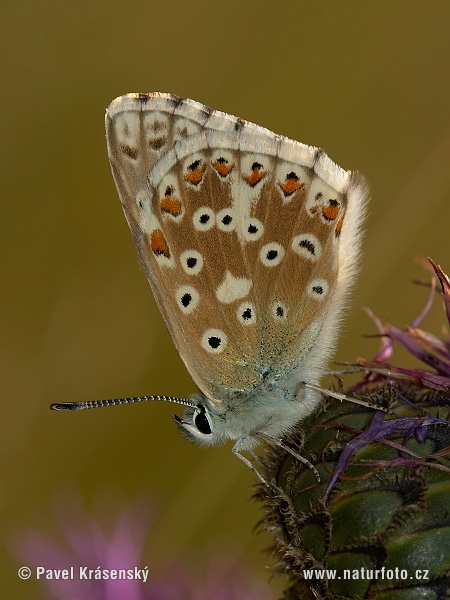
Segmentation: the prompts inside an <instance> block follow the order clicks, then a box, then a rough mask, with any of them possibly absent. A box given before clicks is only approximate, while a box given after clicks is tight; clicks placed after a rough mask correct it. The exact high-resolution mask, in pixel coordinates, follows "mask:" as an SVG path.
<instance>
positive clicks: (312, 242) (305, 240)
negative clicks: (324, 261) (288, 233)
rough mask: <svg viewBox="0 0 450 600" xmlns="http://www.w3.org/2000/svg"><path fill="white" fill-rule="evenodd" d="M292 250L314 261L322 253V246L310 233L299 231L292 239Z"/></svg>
mask: <svg viewBox="0 0 450 600" xmlns="http://www.w3.org/2000/svg"><path fill="white" fill-rule="evenodd" d="M292 250H293V251H294V252H296V253H297V254H300V256H303V257H304V258H306V259H307V260H310V261H312V262H316V261H318V260H319V258H320V256H321V254H322V246H321V244H320V242H319V240H318V239H317V238H316V236H315V235H313V234H312V233H301V234H300V235H296V236H295V237H294V239H293V240H292Z"/></svg>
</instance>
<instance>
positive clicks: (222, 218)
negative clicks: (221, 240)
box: [216, 208, 236, 231]
mask: <svg viewBox="0 0 450 600" xmlns="http://www.w3.org/2000/svg"><path fill="white" fill-rule="evenodd" d="M234 221H235V219H234V212H233V209H232V208H223V209H222V210H219V212H218V213H217V214H216V223H217V227H218V228H219V229H220V230H221V231H233V230H234V228H235V226H236V225H235V222H234Z"/></svg>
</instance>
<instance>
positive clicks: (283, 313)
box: [271, 300, 288, 323]
mask: <svg viewBox="0 0 450 600" xmlns="http://www.w3.org/2000/svg"><path fill="white" fill-rule="evenodd" d="M271 311H272V317H273V318H274V319H275V321H276V322H277V323H286V321H287V317H288V311H287V308H286V305H285V304H283V302H280V301H279V300H276V301H275V302H274V303H273V304H272V308H271Z"/></svg>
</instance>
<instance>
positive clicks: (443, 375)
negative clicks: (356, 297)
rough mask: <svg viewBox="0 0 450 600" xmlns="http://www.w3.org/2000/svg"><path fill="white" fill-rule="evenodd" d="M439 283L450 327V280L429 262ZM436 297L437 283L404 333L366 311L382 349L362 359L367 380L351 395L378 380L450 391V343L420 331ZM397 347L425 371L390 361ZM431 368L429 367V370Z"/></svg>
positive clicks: (438, 267)
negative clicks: (422, 307)
mask: <svg viewBox="0 0 450 600" xmlns="http://www.w3.org/2000/svg"><path fill="white" fill-rule="evenodd" d="M428 260H429V261H430V264H431V266H432V268H433V269H434V272H435V273H436V276H437V278H438V280H439V283H440V285H441V289H442V296H443V299H444V308H445V312H446V317H447V321H448V323H449V324H450V280H449V278H448V276H447V275H446V274H445V273H444V271H443V270H442V269H441V267H440V266H438V265H436V263H434V262H433V261H432V260H431V258H429V259H428ZM434 294H435V281H434V280H433V283H432V286H431V292H430V296H429V298H428V302H427V303H426V306H425V308H424V309H423V311H422V312H421V314H420V315H419V316H418V317H417V318H416V319H415V320H414V321H413V323H411V325H409V326H408V327H406V328H405V329H404V330H403V331H401V330H399V329H397V328H396V327H394V326H393V325H391V324H389V323H387V324H386V325H383V323H382V322H381V321H380V320H379V319H378V318H377V317H376V316H375V315H374V314H373V313H372V311H370V310H369V309H366V312H367V313H368V314H369V316H370V317H371V318H372V319H373V321H374V322H375V325H376V326H377V328H378V331H379V333H380V335H381V349H380V351H379V352H378V354H377V355H376V356H375V357H374V358H373V359H372V360H365V359H359V360H358V366H362V367H364V368H365V369H366V372H365V377H364V380H363V381H361V382H359V383H357V384H356V385H354V386H353V387H352V388H350V390H348V392H356V391H358V390H359V389H360V388H363V387H365V386H366V385H367V384H368V383H376V382H378V381H382V380H386V381H393V380H397V381H401V380H406V381H410V382H412V381H415V382H417V383H418V384H420V385H422V386H423V387H425V388H431V389H435V390H440V391H443V392H447V391H449V390H450V340H448V339H447V340H440V339H439V338H437V337H436V336H434V335H432V334H431V333H429V332H427V331H424V330H422V329H419V328H418V325H419V323H420V322H421V321H422V319H423V318H424V317H425V316H426V315H427V314H428V312H429V310H430V308H431V305H432V303H433V298H434ZM394 344H399V345H400V346H403V348H404V349H405V350H407V352H409V354H411V355H412V356H414V357H415V358H417V359H419V360H420V361H421V362H422V363H424V365H425V368H404V367H400V366H397V365H395V364H393V363H392V362H389V359H391V357H392V353H393V346H394ZM426 367H428V368H426Z"/></svg>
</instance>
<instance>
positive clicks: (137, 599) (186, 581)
mask: <svg viewBox="0 0 450 600" xmlns="http://www.w3.org/2000/svg"><path fill="white" fill-rule="evenodd" d="M63 504H64V505H63V506H62V505H61V503H58V507H57V509H56V511H55V517H56V521H57V525H58V527H59V528H60V530H61V532H62V535H63V538H64V542H63V544H61V545H60V544H59V543H56V542H55V541H53V540H52V539H50V538H49V537H47V536H45V535H44V534H42V533H40V532H38V531H35V530H32V531H26V532H24V533H23V534H21V535H20V536H19V537H18V538H17V539H16V540H15V542H14V544H13V551H14V553H15V555H16V556H17V557H18V558H19V559H20V560H21V561H23V563H24V564H26V565H27V566H29V567H30V568H31V569H32V572H33V578H34V573H36V567H37V566H43V567H45V568H46V569H52V570H57V569H58V570H62V569H68V568H70V567H71V566H73V567H74V573H75V576H74V578H73V579H67V580H55V579H53V580H52V579H49V580H47V579H44V578H41V579H40V580H39V583H40V584H41V586H42V588H43V591H44V594H45V598H46V600H53V599H54V600H174V599H177V600H178V599H182V600H210V599H211V598H214V599H215V600H271V598H272V596H271V595H270V593H269V589H268V586H267V584H266V583H265V582H264V581H262V580H261V579H257V578H256V577H251V576H249V574H248V573H247V572H246V571H245V569H244V568H243V567H242V565H241V564H240V563H238V562H237V560H236V559H233V558H231V557H221V556H216V557H215V558H214V559H212V560H209V561H208V563H207V564H206V565H204V566H203V567H202V572H201V574H200V573H199V569H198V567H196V566H195V565H194V564H192V565H186V564H185V563H183V565H181V564H179V563H177V562H175V561H174V562H172V563H171V564H167V565H165V566H164V568H163V569H160V570H159V572H158V573H154V572H153V570H152V564H151V558H149V557H145V556H143V550H144V545H145V543H146V541H147V540H148V537H149V533H150V526H151V519H150V516H149V511H148V508H147V507H146V506H144V503H142V502H136V503H134V504H132V505H130V506H128V507H127V508H126V509H125V510H123V511H122V513H121V514H120V515H119V516H118V518H117V519H116V521H115V524H114V526H113V527H112V528H111V530H110V531H106V528H105V527H101V526H100V525H99V524H98V523H97V522H96V521H95V520H94V519H93V518H92V516H91V515H89V514H88V512H87V511H86V507H85V506H84V504H83V502H82V501H81V499H77V498H76V497H75V496H74V495H72V496H71V498H70V499H68V500H66V501H65V502H64V503H63ZM80 566H81V567H84V566H87V567H88V569H96V568H97V567H101V569H107V570H108V571H110V570H111V569H117V570H119V569H134V568H135V567H137V568H138V569H144V568H145V567H147V568H148V578H147V581H146V582H144V581H142V580H136V579H121V580H118V579H116V580H112V579H100V580H95V579H88V580H85V579H80V578H79V577H78V573H79V567H80Z"/></svg>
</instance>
